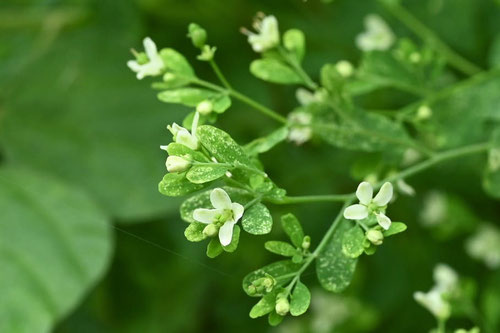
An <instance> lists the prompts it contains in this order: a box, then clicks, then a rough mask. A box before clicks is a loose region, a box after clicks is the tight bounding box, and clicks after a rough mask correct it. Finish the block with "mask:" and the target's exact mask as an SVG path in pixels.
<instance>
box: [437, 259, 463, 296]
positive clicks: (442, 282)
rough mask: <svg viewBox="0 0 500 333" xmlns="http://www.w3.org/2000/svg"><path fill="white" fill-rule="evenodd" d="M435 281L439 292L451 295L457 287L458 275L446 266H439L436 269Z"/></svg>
mask: <svg viewBox="0 0 500 333" xmlns="http://www.w3.org/2000/svg"><path fill="white" fill-rule="evenodd" d="M433 276H434V281H435V282H436V286H435V287H434V288H436V289H437V290H439V291H441V292H443V293H449V292H451V291H453V289H455V288H456V287H457V283H458V275H457V273H456V272H455V271H454V270H453V268H451V267H450V266H448V265H446V264H437V265H436V267H434V275H433Z"/></svg>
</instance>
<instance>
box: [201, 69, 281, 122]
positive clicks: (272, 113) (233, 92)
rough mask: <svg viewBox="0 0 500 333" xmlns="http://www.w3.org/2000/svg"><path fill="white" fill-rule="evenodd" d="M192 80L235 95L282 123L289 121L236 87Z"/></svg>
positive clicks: (203, 85) (206, 86)
mask: <svg viewBox="0 0 500 333" xmlns="http://www.w3.org/2000/svg"><path fill="white" fill-rule="evenodd" d="M192 82H193V83H194V84H197V85H200V86H202V87H205V88H209V89H212V90H215V91H218V92H221V93H225V94H228V95H230V96H233V97H234V98H236V99H238V100H240V101H241V102H243V103H245V104H247V105H250V106H251V107H253V108H254V109H256V110H257V111H260V112H261V113H263V114H265V115H266V116H268V117H270V118H272V119H274V120H276V121H278V122H280V123H283V124H286V123H287V120H286V118H285V117H283V116H282V115H280V114H279V113H277V112H276V111H273V110H271V109H270V108H268V107H266V106H264V105H262V104H260V103H259V102H257V101H255V100H253V99H251V98H250V97H248V96H246V95H243V94H242V93H240V92H238V91H236V90H234V89H228V88H223V87H220V86H218V85H216V84H213V83H210V82H207V81H204V80H200V79H193V80H192Z"/></svg>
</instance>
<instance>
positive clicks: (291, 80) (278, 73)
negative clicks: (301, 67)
mask: <svg viewBox="0 0 500 333" xmlns="http://www.w3.org/2000/svg"><path fill="white" fill-rule="evenodd" d="M250 72H251V73H252V74H253V75H255V76H256V77H257V78H259V79H261V80H264V81H267V82H272V83H279V84H296V83H302V79H301V78H300V76H299V75H298V74H297V73H295V71H294V70H293V69H292V68H290V67H288V66H287V65H285V64H284V63H283V62H281V61H279V60H277V59H270V58H265V59H257V60H254V61H252V63H251V64H250Z"/></svg>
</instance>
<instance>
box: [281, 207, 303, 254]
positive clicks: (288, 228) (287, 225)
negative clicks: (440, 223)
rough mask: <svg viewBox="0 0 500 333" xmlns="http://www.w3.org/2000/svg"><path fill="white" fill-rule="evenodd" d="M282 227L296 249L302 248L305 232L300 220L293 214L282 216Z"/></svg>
mask: <svg viewBox="0 0 500 333" xmlns="http://www.w3.org/2000/svg"><path fill="white" fill-rule="evenodd" d="M281 226H282V227H283V230H284V231H285V233H286V234H287V235H288V237H290V240H291V241H292V244H293V245H295V246H296V247H302V241H303V240H304V231H302V227H301V225H300V222H299V220H298V219H297V218H296V217H295V215H293V214H292V213H288V214H286V215H283V216H281Z"/></svg>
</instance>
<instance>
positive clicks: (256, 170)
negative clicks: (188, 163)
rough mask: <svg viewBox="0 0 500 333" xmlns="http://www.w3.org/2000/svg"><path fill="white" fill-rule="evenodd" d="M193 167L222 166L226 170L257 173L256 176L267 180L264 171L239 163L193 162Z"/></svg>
mask: <svg viewBox="0 0 500 333" xmlns="http://www.w3.org/2000/svg"><path fill="white" fill-rule="evenodd" d="M193 165H204V166H223V167H227V168H237V169H242V170H247V171H251V172H254V173H257V174H259V175H261V176H263V177H265V178H267V173H265V172H264V171H262V170H259V169H257V168H253V167H251V166H248V165H244V164H240V163H236V164H231V163H218V162H217V163H216V162H193Z"/></svg>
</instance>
